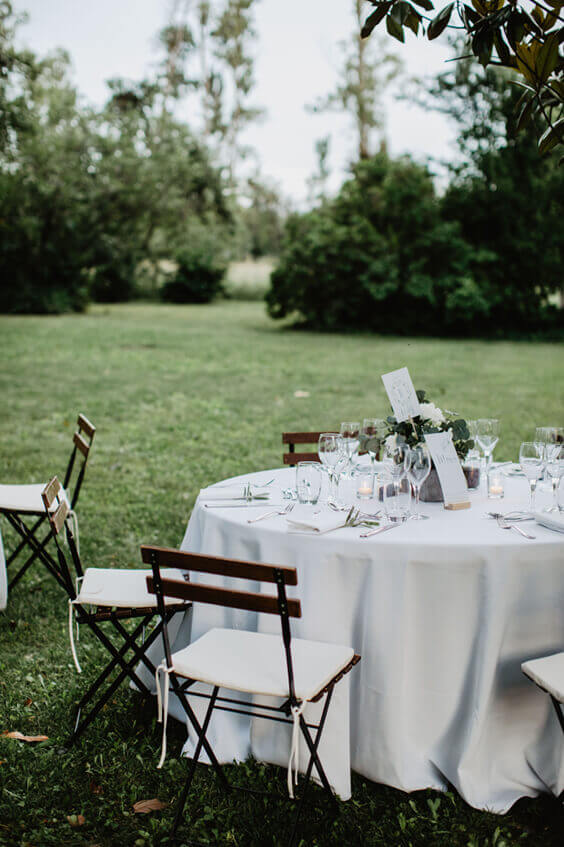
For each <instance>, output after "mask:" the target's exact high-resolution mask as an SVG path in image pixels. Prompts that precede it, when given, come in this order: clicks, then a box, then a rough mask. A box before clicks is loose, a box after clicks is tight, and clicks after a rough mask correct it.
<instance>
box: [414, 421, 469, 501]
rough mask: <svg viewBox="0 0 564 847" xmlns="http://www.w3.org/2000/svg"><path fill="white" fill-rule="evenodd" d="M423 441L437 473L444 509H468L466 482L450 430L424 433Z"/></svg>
mask: <svg viewBox="0 0 564 847" xmlns="http://www.w3.org/2000/svg"><path fill="white" fill-rule="evenodd" d="M425 441H426V442H427V446H428V447H429V452H430V454H431V458H432V459H433V464H434V465H435V468H436V469H437V473H438V475H439V481H440V483H441V488H442V489H443V499H444V501H445V509H469V508H470V501H469V499H468V484H467V482H466V477H465V476H464V471H463V470H462V465H461V464H460V459H459V458H458V455H457V453H456V450H455V447H454V443H453V441H452V432H450V431H447V432H433V433H426V434H425Z"/></svg>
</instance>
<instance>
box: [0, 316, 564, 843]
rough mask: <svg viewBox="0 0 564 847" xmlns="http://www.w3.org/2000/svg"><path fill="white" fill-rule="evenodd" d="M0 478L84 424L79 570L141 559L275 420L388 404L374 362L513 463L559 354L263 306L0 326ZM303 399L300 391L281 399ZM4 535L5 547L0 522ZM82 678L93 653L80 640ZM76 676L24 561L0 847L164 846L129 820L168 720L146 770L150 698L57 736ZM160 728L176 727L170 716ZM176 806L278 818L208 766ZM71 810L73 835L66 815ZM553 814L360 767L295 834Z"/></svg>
mask: <svg viewBox="0 0 564 847" xmlns="http://www.w3.org/2000/svg"><path fill="white" fill-rule="evenodd" d="M0 337H1V338H2V353H3V367H2V372H1V373H0V398H1V408H2V411H1V414H0V459H1V461H0V467H1V469H2V476H1V479H2V481H11V480H17V481H21V482H25V481H38V480H42V479H47V478H48V477H49V476H50V475H52V474H53V473H59V474H62V472H63V470H64V467H65V464H66V460H67V457H68V453H69V449H70V439H71V433H72V431H73V426H74V421H75V418H76V414H77V412H78V411H82V412H84V413H85V414H86V415H87V416H88V417H89V418H90V419H91V420H92V421H93V422H94V423H95V424H96V426H97V428H98V432H97V435H96V439H95V442H94V450H93V454H92V461H91V463H90V465H89V469H88V473H87V478H86V483H85V488H84V490H83V494H82V496H81V502H80V504H79V506H80V509H79V511H80V520H81V549H82V554H83V558H84V560H85V562H86V563H87V564H96V565H101V566H108V565H112V564H116V565H117V564H120V565H124V564H125V565H132V566H139V564H140V560H139V545H140V543H142V542H156V543H159V544H165V545H171V546H177V545H178V544H179V543H180V541H181V539H182V535H183V532H184V529H185V526H186V523H187V520H188V517H189V514H190V510H191V508H192V505H193V503H194V499H195V497H196V494H197V492H198V490H199V488H200V487H202V486H203V485H206V484H208V483H211V482H213V481H214V480H217V479H219V478H221V477H226V476H229V475H232V474H236V473H242V472H244V471H250V470H255V469H260V468H266V467H274V466H278V465H279V464H280V462H281V459H280V456H281V449H282V448H281V444H280V433H281V432H282V430H284V429H288V430H291V429H302V428H304V429H307V428H311V429H318V428H322V427H333V426H335V425H338V424H339V422H340V420H346V419H358V418H362V417H364V416H367V417H368V416H371V415H374V416H378V415H383V414H385V413H386V412H387V401H386V398H385V394H384V390H383V387H382V383H381V380H380V374H381V373H383V372H385V371H387V370H391V369H393V368H396V367H400V366H402V365H404V364H405V365H408V366H409V368H410V371H411V374H412V376H413V379H414V382H415V384H416V386H417V387H423V388H426V389H427V391H428V393H429V396H430V397H431V399H433V400H434V401H435V402H436V403H437V404H438V405H446V406H447V407H448V408H450V409H456V410H457V411H459V412H461V413H463V414H466V415H467V416H468V417H480V416H492V417H493V416H496V417H500V418H501V420H502V436H501V441H500V444H499V446H498V448H497V450H496V457H498V458H500V459H510V458H514V457H515V456H516V454H517V450H518V445H519V442H520V441H521V440H523V439H525V438H527V437H531V436H532V434H533V430H534V427H535V425H540V424H545V423H546V424H557V423H560V422H561V419H562V413H563V409H562V399H561V393H560V392H559V391H558V386H559V385H560V383H561V370H562V347H559V346H557V345H550V344H526V343H523V344H515V343H507V342H499V343H497V342H496V343H490V344H488V343H484V342H476V341H458V342H454V341H452V342H451V341H436V340H421V339H418V340H412V339H409V338H407V339H395V338H378V337H369V336H340V335H337V336H335V335H315V334H312V333H305V332H301V331H293V330H291V329H288V328H281V327H280V326H279V325H275V324H274V323H272V322H271V321H269V320H268V318H267V317H265V315H264V310H263V308H262V306H261V305H260V304H259V303H240V302H237V303H234V302H221V303H218V304H215V305H212V306H202V307H167V306H155V305H144V304H135V305H131V306H115V307H95V308H93V309H92V310H91V311H90V312H89V313H88V314H87V315H84V316H63V317H50V318H5V317H4V318H0ZM298 390H299V391H306V392H309V397H305V398H304V397H301V398H296V397H295V392H296V391H298ZM5 535H6V538H5V540H6V541H7V542H8V545H9V541H10V539H9V537H8V534H7V533H5ZM80 650H81V656H82V657H83V658H84V660H85V666H86V673H85V677H86V680H87V679H88V678H89V677H90V675H91V674H92V673H93V671H94V669H95V668H96V665H97V663H98V662H99V660H101V659H102V654H101V653H100V650H99V648H98V647H97V646H96V645H95V644H94V643H93V642H92V640H91V639H90V638H89V637H88V636H87V635H86V636H85V638H84V640H83V642H81V647H80ZM84 683H85V679H84V678H82V679H81V678H78V677H77V675H76V674H75V671H74V668H73V666H72V662H71V660H70V654H69V649H68V642H67V633H66V601H65V598H64V597H63V596H62V595H61V593H60V591H59V590H58V589H57V587H56V585H55V584H54V583H53V581H52V580H51V579H50V578H49V577H48V576H47V575H46V574H45V573H44V572H43V571H42V569H39V568H38V569H36V571H35V572H34V573H33V575H30V577H29V579H27V581H26V583H25V585H24V586H23V587H22V586H20V587H19V588H18V589H16V591H15V592H14V594H13V595H12V597H11V598H10V603H9V606H8V609H7V611H6V613H5V614H0V731H2V730H16V729H17V730H20V731H22V732H24V733H27V734H45V735H48V736H49V741H47V742H45V743H43V744H39V745H35V746H26V745H23V744H21V743H19V742H15V741H8V740H5V739H1V738H0V786H1V794H0V844H1V845H26V844H27V845H34V847H43V845H85V846H86V845H90V847H95V845H103V847H106V845H134V844H138V845H141V844H144V845H152V844H160V843H163V844H164V843H166V840H165V838H166V832H167V829H168V827H169V826H170V821H171V814H170V810H165V811H164V812H159V813H153V814H151V815H148V816H144V817H141V816H136V815H134V814H133V813H132V804H133V802H135V801H136V800H140V799H148V798H151V797H159V798H160V799H161V800H163V801H165V802H171V801H173V799H174V797H175V795H176V793H177V790H178V786H179V784H180V779H181V776H182V773H183V772H184V771H185V767H186V763H185V762H184V761H179V760H178V759H177V757H176V756H175V752H176V751H178V750H179V748H180V744H181V740H182V737H183V730H182V728H179V727H178V725H176V728H175V729H172V731H171V734H172V737H171V742H170V746H169V750H170V753H169V757H168V760H167V763H166V766H165V768H164V769H163V770H162V771H160V772H158V771H157V770H156V768H155V765H156V761H157V758H158V749H159V729H158V727H157V725H156V723H155V715H154V703H150V704H147V705H144V704H143V703H141V702H140V701H139V700H138V699H137V698H136V697H135V696H134V695H133V694H131V693H130V692H129V690H128V689H127V688H126V687H122V689H121V690H120V691H119V693H118V694H117V695H116V697H115V700H114V702H112V704H111V706H110V707H109V708H107V709H106V710H105V711H104V712H103V714H102V715H101V716H100V717H99V719H98V720H97V721H96V722H95V723H94V725H93V726H92V727H91V729H90V730H89V731H88V732H87V734H86V735H85V737H84V739H83V740H82V741H81V743H80V744H79V745H77V746H76V747H75V748H72V749H70V750H69V749H67V748H66V746H65V741H66V739H67V737H68V733H69V730H70V728H71V719H72V718H71V715H72V711H73V703H74V702H75V701H76V700H77V698H78V696H79V692H80V691H81V689H82V686H83V685H84ZM173 723H174V722H173ZM236 771H237V774H236V776H237V779H238V780H239V781H243V780H249V781H250V782H251V783H252V784H253V785H255V786H261V785H266V784H269V785H272V786H273V787H276V788H277V789H278V790H280V791H281V795H282V796H283V786H284V779H283V775H282V774H281V772H280V771H277V770H276V769H270V768H266V767H264V766H259V765H257V766H254V767H249V766H247V765H242V766H239V767H238V768H236ZM198 787H199V792H197V793H196V797H195V800H194V801H193V802H192V805H191V807H190V808H191V809H192V811H195V810H196V809H198V810H199V811H202V812H203V820H202V822H201V823H200V824H199V825H198V828H197V831H196V832H195V833H193V834H194V835H197V837H200V838H204V839H207V840H209V843H215V842H216V840H218V839H216V837H215V836H214V830H218V831H219V832H222V833H223V835H222V836H221V838H219V843H222V844H232V845H241V847H243V846H244V847H251V845H256V847H262V845H266V844H271V843H277V842H276V841H275V840H274V841H273V839H272V833H278V834H280V833H285V832H286V830H287V820H288V806H287V804H286V803H284V802H280V803H277V804H275V805H274V807H273V810H272V811H268V810H266V809H265V808H264V807H263V805H262V803H258V802H257V801H256V800H253V801H249V800H241V801H239V800H237V802H232V801H226V800H225V799H224V798H223V797H222V796H221V795H218V794H217V792H216V789H215V785H214V781H213V779H211V778H210V777H209V776H208V775H207V773H206V772H205V771H203V772H202V774H201V776H200V777H199V781H198ZM78 814H82V815H84V817H85V820H86V822H85V823H84V825H83V826H81V827H78V828H73V827H71V825H70V824H69V822H68V820H67V816H72V815H78ZM562 826H563V815H562V812H561V807H560V806H559V805H558V803H557V802H556V801H555V800H554V799H553V798H551V797H549V796H544V797H541V798H539V799H536V800H523V801H520V802H519V803H518V804H517V805H516V806H515V807H514V809H513V810H512V811H511V812H510V813H509V814H508V815H506V816H503V817H500V816H495V815H490V814H486V813H482V812H478V811H476V810H473V809H470V808H468V807H467V806H466V805H465V803H464V802H463V801H462V800H461V799H460V798H459V797H458V796H457V795H456V794H455V793H454V792H449V793H447V794H438V793H436V792H432V791H424V792H417V793H415V794H411V795H406V794H403V793H401V792H399V791H395V790H393V789H391V788H387V787H384V786H380V785H375V784H372V783H370V782H368V781H367V780H365V779H362V778H360V777H355V778H354V781H353V800H352V801H351V802H350V803H348V804H344V805H343V808H342V810H341V813H340V815H339V817H338V819H337V820H336V821H335V823H332V822H331V821H330V819H329V818H327V817H326V816H324V814H323V811H321V813H320V814H317V813H316V812H314V811H312V812H311V813H310V814H309V815H308V816H307V819H306V820H305V823H304V828H303V838H304V844H308V845H309V844H317V845H361V844H362V845H382V847H383V845H387V846H388V845H405V846H406V847H407V846H408V845H413V847H416V846H417V847H419V845H421V847H423V845H443V847H453V846H454V845H461V847H462V845H464V847H486V845H497V847H503V845H517V844H519V845H521V844H526V845H539V847H541V845H542V847H551V845H560V844H561V843H562Z"/></svg>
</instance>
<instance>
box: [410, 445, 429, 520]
mask: <svg viewBox="0 0 564 847" xmlns="http://www.w3.org/2000/svg"><path fill="white" fill-rule="evenodd" d="M405 470H406V472H407V478H408V480H409V481H410V482H411V484H412V486H413V489H414V491H415V512H414V513H413V514H412V515H411V518H412V520H416V521H422V520H426V519H427V518H428V517H429V515H422V514H421V512H420V511H419V495H420V493H421V486H422V485H423V483H424V482H425V480H426V479H427V477H428V476H429V474H430V472H431V455H430V453H429V448H428V447H427V445H425V444H418V445H417V446H416V447H412V448H411V449H409V450H407V451H406V454H405Z"/></svg>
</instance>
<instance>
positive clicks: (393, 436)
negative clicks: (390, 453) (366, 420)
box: [384, 432, 398, 450]
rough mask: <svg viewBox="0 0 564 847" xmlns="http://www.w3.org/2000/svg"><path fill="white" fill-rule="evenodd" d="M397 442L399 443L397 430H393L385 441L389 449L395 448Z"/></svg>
mask: <svg viewBox="0 0 564 847" xmlns="http://www.w3.org/2000/svg"><path fill="white" fill-rule="evenodd" d="M397 443H398V435H397V432H393V433H392V434H391V435H388V437H387V438H386V440H385V441H384V444H385V446H386V448H387V449H388V450H393V449H394V447H395V446H396V445H397Z"/></svg>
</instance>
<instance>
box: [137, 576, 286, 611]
mask: <svg viewBox="0 0 564 847" xmlns="http://www.w3.org/2000/svg"><path fill="white" fill-rule="evenodd" d="M161 586H162V592H163V595H164V596H166V597H178V598H179V599H181V600H191V601H193V602H196V603H209V604H211V605H214V606H226V607H229V608H231V609H244V610H246V611H248V612H264V613H266V614H269V615H279V614H280V607H279V602H278V597H275V596H271V595H268V594H256V593H255V592H252V591H233V590H232V589H228V588H218V587H216V586H214V585H201V584H197V583H193V582H183V581H180V580H175V579H163V580H162V581H161ZM147 589H148V591H149V592H150V593H151V594H155V593H156V592H155V583H154V580H153V577H152V576H148V577H147ZM287 606H288V615H289V617H291V618H301V616H302V610H301V605H300V601H299V600H293V599H292V600H287Z"/></svg>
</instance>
